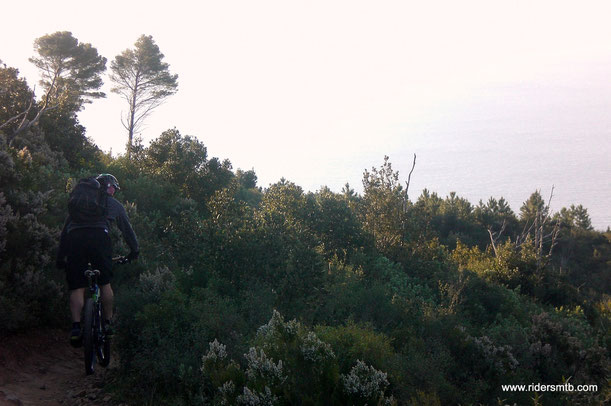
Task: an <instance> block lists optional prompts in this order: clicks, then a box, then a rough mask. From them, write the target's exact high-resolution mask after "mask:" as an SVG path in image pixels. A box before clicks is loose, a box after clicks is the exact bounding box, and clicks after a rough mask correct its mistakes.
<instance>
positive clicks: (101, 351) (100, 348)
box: [96, 306, 110, 367]
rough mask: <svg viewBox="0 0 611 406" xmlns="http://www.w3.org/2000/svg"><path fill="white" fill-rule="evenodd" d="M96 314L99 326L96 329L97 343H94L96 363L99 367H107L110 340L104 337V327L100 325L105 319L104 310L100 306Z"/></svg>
mask: <svg viewBox="0 0 611 406" xmlns="http://www.w3.org/2000/svg"><path fill="white" fill-rule="evenodd" d="M97 313H98V318H97V320H98V323H99V325H98V328H96V330H97V337H98V342H97V343H96V355H97V357H98V363H99V364H100V366H102V367H107V366H108V364H109V363H110V340H109V339H108V337H106V334H104V326H103V325H102V323H103V321H102V320H105V319H104V310H103V309H102V306H100V307H99V310H98V312H97Z"/></svg>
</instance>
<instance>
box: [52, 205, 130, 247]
mask: <svg viewBox="0 0 611 406" xmlns="http://www.w3.org/2000/svg"><path fill="white" fill-rule="evenodd" d="M112 223H116V225H117V227H118V228H119V230H120V231H121V234H122V235H123V238H124V239H125V242H126V243H127V245H128V246H129V248H130V250H131V251H132V252H138V251H139V247H138V240H137V238H136V233H134V230H133V228H132V226H131V224H130V222H129V218H128V217H127V212H126V211H125V207H123V205H122V204H121V203H119V202H118V201H117V199H115V198H114V197H111V196H108V215H107V216H106V219H105V220H103V221H98V222H94V223H91V224H86V223H75V222H73V221H72V220H71V219H70V216H68V218H67V219H66V222H65V224H64V228H63V230H62V234H61V238H60V243H59V257H60V258H61V257H63V256H65V254H66V250H67V248H68V247H67V244H66V237H67V235H68V233H70V232H71V231H73V230H77V229H84V228H95V229H98V228H101V229H104V230H106V232H109V231H110V226H111V224H112Z"/></svg>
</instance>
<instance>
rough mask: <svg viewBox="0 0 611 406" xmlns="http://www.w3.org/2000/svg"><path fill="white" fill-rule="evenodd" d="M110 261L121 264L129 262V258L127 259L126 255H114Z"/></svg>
mask: <svg viewBox="0 0 611 406" xmlns="http://www.w3.org/2000/svg"><path fill="white" fill-rule="evenodd" d="M112 262H113V263H115V264H119V265H123V264H127V263H129V259H127V257H125V256H120V257H114V258H113V259H112Z"/></svg>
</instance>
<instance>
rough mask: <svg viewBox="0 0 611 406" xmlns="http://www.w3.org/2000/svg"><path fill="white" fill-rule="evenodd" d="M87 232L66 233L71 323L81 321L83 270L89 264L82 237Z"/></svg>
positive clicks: (83, 293) (83, 284) (85, 282)
mask: <svg viewBox="0 0 611 406" xmlns="http://www.w3.org/2000/svg"><path fill="white" fill-rule="evenodd" d="M86 231H87V230H74V231H72V232H70V233H68V262H67V264H66V279H67V281H68V289H70V313H71V315H72V321H73V322H75V323H77V322H80V321H81V312H82V310H83V304H84V295H85V288H86V287H87V284H88V283H87V278H86V277H85V270H86V269H87V263H88V262H89V259H88V256H87V253H86V247H85V246H84V244H83V242H84V238H83V235H84V234H85V233H86Z"/></svg>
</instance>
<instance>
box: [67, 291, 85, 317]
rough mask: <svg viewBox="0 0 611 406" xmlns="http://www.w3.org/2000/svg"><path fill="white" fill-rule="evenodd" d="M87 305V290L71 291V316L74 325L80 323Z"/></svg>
mask: <svg viewBox="0 0 611 406" xmlns="http://www.w3.org/2000/svg"><path fill="white" fill-rule="evenodd" d="M84 304H85V288H78V289H73V290H71V291H70V314H71V315H72V322H73V323H80V321H81V312H82V311H83V305H84Z"/></svg>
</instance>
